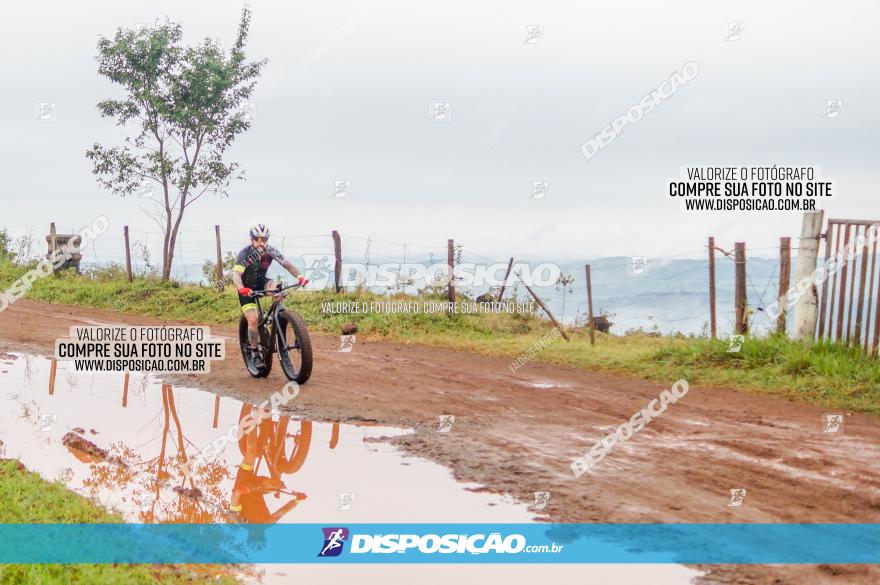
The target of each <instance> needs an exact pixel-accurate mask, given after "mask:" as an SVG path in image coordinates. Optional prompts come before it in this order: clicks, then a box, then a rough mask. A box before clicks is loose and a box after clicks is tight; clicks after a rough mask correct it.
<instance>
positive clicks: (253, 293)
mask: <svg viewBox="0 0 880 585" xmlns="http://www.w3.org/2000/svg"><path fill="white" fill-rule="evenodd" d="M300 286H302V285H301V284H299V283H298V282H297V283H294V284H291V285H290V286H281V285H280V284H279V285H278V286H277V287H276V288H274V289H264V290H252V291H251V294H250V295H248V296H250V297H253V298H257V297H264V296H266V295H275V294H278V293H281V292H284V291H286V290H290V289H294V288H299V287H300Z"/></svg>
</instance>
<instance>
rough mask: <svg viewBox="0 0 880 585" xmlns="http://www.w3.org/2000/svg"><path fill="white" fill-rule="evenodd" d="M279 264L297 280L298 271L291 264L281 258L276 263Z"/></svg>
mask: <svg viewBox="0 0 880 585" xmlns="http://www.w3.org/2000/svg"><path fill="white" fill-rule="evenodd" d="M278 263H279V264H281V265H282V266H284V268H285V269H286V270H287V271H288V272H289V273H290V274H292V275H293V277H294V278H299V270H298V269H297V267H296V266H294V265H293V262H291V261H290V260H288V259H287V258H283V259H281V260H279V261H278Z"/></svg>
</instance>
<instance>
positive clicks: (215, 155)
mask: <svg viewBox="0 0 880 585" xmlns="http://www.w3.org/2000/svg"><path fill="white" fill-rule="evenodd" d="M250 20H251V11H250V8H249V7H247V6H245V8H244V9H243V11H242V15H241V22H240V23H239V26H238V36H237V38H236V41H235V45H234V46H233V47H232V49H231V50H230V51H229V54H228V55H227V54H226V53H225V52H224V51H223V49H222V48H221V47H220V46H219V43H218V41H214V40H212V39H205V40H204V41H203V42H202V43H201V44H199V45H194V46H183V45H182V44H181V38H182V30H181V26H180V25H179V24H177V23H173V22H169V21H168V20H166V21H165V22H164V23H159V22H157V23H156V24H154V25H152V26H146V27H142V28H139V29H125V28H119V29H118V30H117V31H116V35H115V36H114V37H113V38H112V39H109V38H105V37H101V38H100V39H99V41H98V55H97V57H96V60H97V62H98V73H99V74H100V75H103V76H105V77H107V78H108V79H109V80H110V81H112V82H113V83H116V84H119V85H120V86H121V87H122V89H123V90H124V92H125V98H124V99H109V100H105V101H102V102H100V103H99V104H98V109H99V111H100V112H101V115H102V116H103V117H110V118H115V119H116V123H117V126H121V127H134V129H135V130H136V132H135V133H134V135H131V136H126V137H125V139H124V144H123V145H122V146H113V147H107V146H103V145H101V144H98V143H95V144H94V146H92V148H91V149H89V150H88V151H86V158H88V159H89V160H91V161H92V167H93V169H92V172H93V173H94V174H95V175H96V177H97V179H98V182H99V184H100V185H101V186H103V187H104V188H106V189H109V190H110V191H112V192H113V193H115V194H117V195H120V196H122V197H125V196H126V195H135V194H141V195H144V192H145V190H146V189H149V190H150V191H151V193H152V194H153V196H152V197H151V198H149V199H148V201H151V203H148V205H152V208H144V207H143V206H141V209H142V210H143V211H144V212H146V213H147V214H148V215H150V217H152V218H153V220H154V221H156V223H157V224H158V225H159V227H160V229H161V230H162V233H163V234H164V241H163V248H162V278H163V279H164V280H168V279H169V278H170V277H171V265H172V262H173V261H174V248H175V244H176V242H177V234H178V231H179V230H180V225H181V222H182V221H183V215H184V212H185V211H186V210H187V209H188V208H189V206H190V205H192V204H193V203H195V202H196V201H197V200H198V199H199V198H201V197H202V195H203V194H205V193H206V192H211V193H214V194H215V195H218V196H220V197H227V196H228V191H227V189H228V188H229V184H230V183H231V181H232V180H235V179H238V180H241V179H243V178H244V171H243V170H240V169H239V165H238V163H234V162H230V163H227V162H225V161H224V154H225V153H226V151H227V150H228V149H229V147H230V146H231V144H232V142H233V140H234V139H235V137H236V136H237V135H238V134H240V133H242V132H244V131H245V130H247V129H248V128H249V127H250V122H251V120H250V117H249V115H248V114H249V113H248V112H247V111H245V110H244V109H243V106H244V105H245V104H247V103H248V102H247V100H248V98H249V97H250V96H251V94H252V93H253V90H254V85H255V84H256V80H257V77H258V76H259V74H260V71H261V69H262V68H263V67H264V66H265V64H266V60H265V59H264V60H261V61H252V62H248V61H246V60H245V54H244V47H245V44H246V41H247V36H248V29H249V26H250Z"/></svg>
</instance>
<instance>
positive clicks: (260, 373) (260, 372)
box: [238, 315, 272, 378]
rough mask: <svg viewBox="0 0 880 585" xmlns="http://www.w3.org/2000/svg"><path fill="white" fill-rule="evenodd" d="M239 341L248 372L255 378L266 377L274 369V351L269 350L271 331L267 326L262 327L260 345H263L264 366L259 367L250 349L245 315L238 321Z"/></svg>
mask: <svg viewBox="0 0 880 585" xmlns="http://www.w3.org/2000/svg"><path fill="white" fill-rule="evenodd" d="M238 342H239V345H240V348H241V357H242V359H243V360H244V367H245V368H247V371H248V374H250V375H251V376H253V377H254V378H265V377H266V376H268V375H269V372H271V371H272V352H270V351H267V350H266V348H267V347H269V332H268V331H266V328H265V327H260V345H261V346H262V347H263V361H264V364H263V367H262V368H258V367H257V366H256V364H254V359H253V356H252V355H251V351H250V341H248V325H247V319H245V317H244V315H242V316H241V319H239V321H238Z"/></svg>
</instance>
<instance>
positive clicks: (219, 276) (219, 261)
mask: <svg viewBox="0 0 880 585" xmlns="http://www.w3.org/2000/svg"><path fill="white" fill-rule="evenodd" d="M214 234H215V235H216V239H217V289H218V290H223V252H221V251H220V226H219V225H215V226H214Z"/></svg>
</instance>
